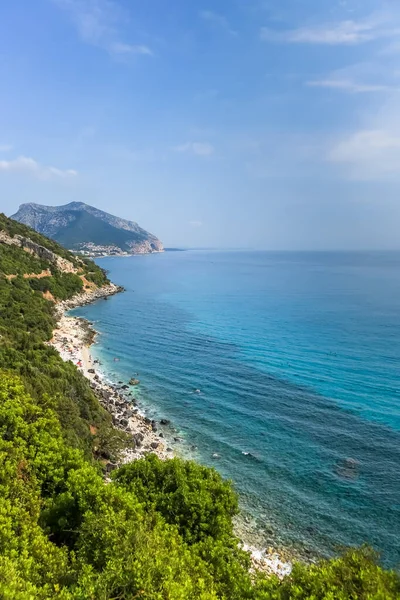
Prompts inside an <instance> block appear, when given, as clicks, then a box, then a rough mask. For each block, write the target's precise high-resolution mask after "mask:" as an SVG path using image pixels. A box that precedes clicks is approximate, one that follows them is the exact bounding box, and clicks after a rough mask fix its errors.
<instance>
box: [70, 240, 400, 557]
mask: <svg viewBox="0 0 400 600" xmlns="http://www.w3.org/2000/svg"><path fill="white" fill-rule="evenodd" d="M98 262H99V264H100V265H101V266H102V267H103V268H105V269H106V270H107V271H108V272H109V277H110V278H111V280H112V281H114V282H115V283H118V284H120V285H122V286H124V287H125V289H126V291H125V293H123V294H119V295H117V296H114V297H112V298H110V299H108V300H107V301H104V300H101V301H99V302H97V303H96V304H93V305H90V306H85V307H82V308H79V309H77V310H75V311H74V313H75V314H77V315H80V316H82V317H85V318H87V319H88V320H90V321H92V322H93V323H94V327H95V329H96V330H97V331H98V332H99V336H98V337H97V342H96V344H95V345H94V346H93V348H92V351H93V354H94V356H95V358H97V359H98V360H99V361H100V363H101V370H102V372H103V374H104V376H105V377H107V378H108V379H110V380H112V381H124V383H126V382H128V381H129V379H130V378H131V377H137V378H138V379H139V380H140V385H139V386H138V387H136V388H134V393H135V397H136V399H137V401H138V403H139V406H140V407H141V409H142V410H143V411H144V412H145V413H146V414H148V415H149V416H150V417H151V418H155V419H157V420H160V419H166V420H168V421H170V424H167V425H165V426H164V428H162V430H163V432H164V435H165V437H166V439H167V440H168V444H169V445H171V447H173V448H174V449H175V450H176V451H177V452H178V453H179V454H180V455H182V456H184V457H186V458H191V459H194V460H197V461H199V462H201V463H203V464H205V465H209V466H212V467H214V468H215V469H217V470H218V471H219V472H220V473H221V474H222V475H223V476H224V477H227V478H229V479H231V480H232V482H233V485H234V487H235V489H236V490H237V492H238V494H239V498H240V505H241V509H242V529H243V535H244V537H245V536H246V535H249V536H250V537H252V539H253V540H257V543H258V545H260V544H263V545H265V546H268V545H271V546H273V547H275V548H277V547H278V548H291V549H293V550H295V551H296V552H297V553H299V554H300V555H301V556H331V555H332V554H335V553H337V552H340V551H342V550H343V548H346V547H349V546H358V545H361V544H363V543H368V544H369V545H371V546H373V547H374V548H376V549H377V550H378V551H379V552H380V553H381V557H382V560H383V562H384V563H385V564H386V565H389V566H396V565H397V566H398V565H399V564H400V544H399V540H400V253H395V252H393V253H383V252H382V253H373V252H368V253H366V252H365V253H361V252H360V253H355V252H353V253H346V252H337V253H333V252H332V253H323V252H319V253H311V252H310V253H308V252H302V253H291V252H284V253H283V252H282V253H272V252H252V251H240V252H239V251H231V252H220V251H211V250H209V251H185V252H166V253H164V254H155V255H149V256H133V257H110V258H104V259H101V260H99V261H98Z"/></svg>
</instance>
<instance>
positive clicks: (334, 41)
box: [261, 15, 400, 46]
mask: <svg viewBox="0 0 400 600" xmlns="http://www.w3.org/2000/svg"><path fill="white" fill-rule="evenodd" d="M399 33H400V28H399V27H395V26H393V23H392V22H391V20H390V18H389V16H388V15H379V16H377V15H376V16H372V17H370V18H369V19H365V20H363V21H353V20H348V21H341V22H339V23H334V24H326V25H319V26H316V27H300V28H298V29H290V30H284V31H277V30H273V29H269V28H267V27H263V28H262V29H261V39H262V40H263V41H266V42H284V43H288V44H324V45H330V46H340V45H345V46H351V45H357V44H363V43H366V42H371V41H373V40H378V39H382V38H391V37H395V36H398V35H399Z"/></svg>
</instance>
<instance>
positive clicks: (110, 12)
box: [52, 0, 153, 57]
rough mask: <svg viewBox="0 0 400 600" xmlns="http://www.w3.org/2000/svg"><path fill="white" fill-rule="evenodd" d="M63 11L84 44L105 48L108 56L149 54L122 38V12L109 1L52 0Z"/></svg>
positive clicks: (144, 48)
mask: <svg viewBox="0 0 400 600" xmlns="http://www.w3.org/2000/svg"><path fill="white" fill-rule="evenodd" d="M52 1H53V2H54V3H55V4H56V5H57V6H59V7H60V8H61V9H63V10H65V11H66V13H67V14H68V15H69V17H70V19H71V21H72V23H73V24H74V26H75V28H76V30H77V32H78V34H79V36H80V38H81V39H82V41H83V42H85V43H86V44H90V45H92V46H97V47H98V48H102V49H103V50H106V51H107V52H108V53H109V54H110V55H111V56H115V57H124V56H125V57H126V56H128V55H135V54H136V55H148V56H150V55H152V54H153V53H152V51H151V49H150V48H149V47H148V46H145V45H143V44H131V43H126V42H125V41H123V40H122V39H121V37H122V35H121V31H120V29H121V22H122V21H123V20H124V19H123V12H122V10H121V8H120V6H119V5H118V4H117V3H116V2H113V1H112V0H52Z"/></svg>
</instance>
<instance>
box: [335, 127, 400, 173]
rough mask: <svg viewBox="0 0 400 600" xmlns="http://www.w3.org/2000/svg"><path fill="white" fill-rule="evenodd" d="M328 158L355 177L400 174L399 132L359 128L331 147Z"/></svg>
mask: <svg viewBox="0 0 400 600" xmlns="http://www.w3.org/2000/svg"><path fill="white" fill-rule="evenodd" d="M328 160H329V161H331V162H334V163H339V164H342V165H343V166H345V167H346V168H347V169H348V173H349V175H350V177H352V178H355V179H364V180H368V179H382V178H383V179H385V178H387V177H393V176H398V177H400V132H397V131H396V130H394V131H393V132H390V131H389V130H387V129H364V130H360V131H356V132H355V133H352V134H350V135H348V136H346V137H345V138H343V139H342V140H339V141H337V142H336V143H335V144H334V145H333V146H332V147H331V149H330V151H329V153H328Z"/></svg>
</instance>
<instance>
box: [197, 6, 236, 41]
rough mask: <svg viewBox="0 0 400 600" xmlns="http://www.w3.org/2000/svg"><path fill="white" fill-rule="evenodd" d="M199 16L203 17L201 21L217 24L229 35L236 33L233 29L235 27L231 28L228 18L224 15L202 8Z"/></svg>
mask: <svg viewBox="0 0 400 600" xmlns="http://www.w3.org/2000/svg"><path fill="white" fill-rule="evenodd" d="M200 17H201V18H202V19H203V21H206V22H207V23H209V24H210V25H213V26H217V27H220V28H222V29H224V30H225V31H226V32H227V33H229V34H230V35H233V36H237V35H238V32H237V31H235V29H233V28H232V27H231V25H230V23H229V21H228V19H227V18H226V17H224V16H223V15H220V14H218V13H215V12H214V11H212V10H202V11H201V12H200Z"/></svg>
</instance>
